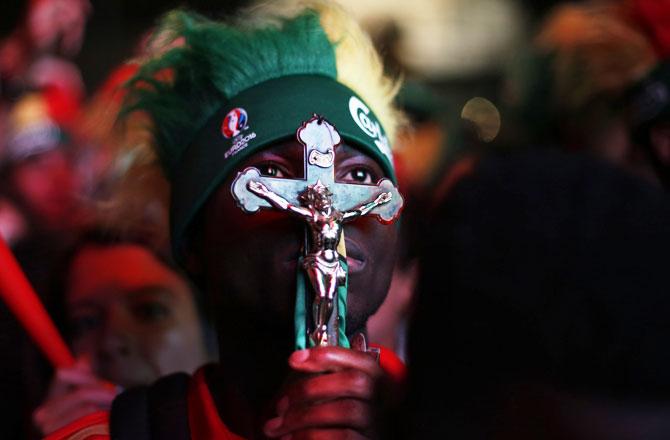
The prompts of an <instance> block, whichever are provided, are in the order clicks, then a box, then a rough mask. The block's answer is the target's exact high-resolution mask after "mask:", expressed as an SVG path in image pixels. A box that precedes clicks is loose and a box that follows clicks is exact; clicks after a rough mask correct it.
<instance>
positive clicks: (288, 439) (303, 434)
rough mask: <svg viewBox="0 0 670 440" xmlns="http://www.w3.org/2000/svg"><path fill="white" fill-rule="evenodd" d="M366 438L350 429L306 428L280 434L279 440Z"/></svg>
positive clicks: (348, 439) (351, 439) (346, 439)
mask: <svg viewBox="0 0 670 440" xmlns="http://www.w3.org/2000/svg"><path fill="white" fill-rule="evenodd" d="M368 438H369V437H367V436H365V435H363V434H361V433H360V432H356V431H354V430H352V429H306V430H303V431H298V432H294V433H293V434H287V435H285V436H282V438H281V440H364V439H368Z"/></svg>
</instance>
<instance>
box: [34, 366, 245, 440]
mask: <svg viewBox="0 0 670 440" xmlns="http://www.w3.org/2000/svg"><path fill="white" fill-rule="evenodd" d="M187 398H188V422H189V428H190V429H191V438H192V439H194V440H211V439H217V440H243V438H242V437H240V436H239V435H236V434H233V433H232V432H230V430H229V429H228V428H227V427H226V425H225V424H224V423H223V421H221V419H220V418H219V414H218V411H217V410H216V406H215V405H214V399H213V398H212V395H211V394H210V392H209V388H207V382H206V381H205V373H204V369H203V368H200V369H199V370H198V371H196V372H195V374H194V375H193V378H192V379H191V382H190V383H189V387H188V397H187ZM109 439H110V435H109V412H108V411H99V412H96V413H93V414H89V415H88V416H86V417H83V418H81V419H79V420H77V421H76V422H74V423H71V424H70V425H68V426H65V427H63V428H61V429H59V430H58V431H56V432H54V433H53V434H51V435H49V436H47V437H46V440H109Z"/></svg>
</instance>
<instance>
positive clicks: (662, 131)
mask: <svg viewBox="0 0 670 440" xmlns="http://www.w3.org/2000/svg"><path fill="white" fill-rule="evenodd" d="M649 143H650V145H651V148H652V149H653V152H654V154H655V155H656V157H658V159H659V160H660V161H661V163H662V164H663V165H665V166H670V124H660V125H656V126H654V127H652V128H651V130H649Z"/></svg>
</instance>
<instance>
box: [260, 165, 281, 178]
mask: <svg viewBox="0 0 670 440" xmlns="http://www.w3.org/2000/svg"><path fill="white" fill-rule="evenodd" d="M257 168H258V171H260V172H261V175H262V176H268V177H286V173H285V172H284V171H283V170H282V169H281V168H280V167H279V166H277V165H275V164H272V163H264V164H261V165H258V166H257Z"/></svg>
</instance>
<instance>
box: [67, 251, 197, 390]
mask: <svg viewBox="0 0 670 440" xmlns="http://www.w3.org/2000/svg"><path fill="white" fill-rule="evenodd" d="M193 295H194V293H193V292H192V291H191V289H190V288H189V286H188V284H187V283H186V282H185V281H184V280H183V279H182V278H181V277H180V276H179V275H177V274H176V273H175V272H173V271H172V270H171V269H170V268H168V267H167V266H165V265H164V264H163V263H162V262H160V261H159V260H158V259H157V258H156V257H155V256H154V255H153V254H152V253H151V252H150V251H148V250H147V249H145V248H143V247H141V246H139V245H134V244H112V245H97V244H90V245H86V246H84V247H83V248H81V249H80V250H79V252H78V253H77V254H76V256H75V258H74V259H73V262H72V264H71V266H70V271H69V276H68V284H67V291H66V303H67V315H68V319H69V322H70V324H71V327H72V330H73V336H72V348H73V350H74V353H75V355H76V356H78V357H80V356H86V357H88V358H89V359H90V361H91V363H92V366H93V370H94V372H95V373H96V374H97V375H99V376H100V377H101V378H103V379H106V380H109V381H111V382H113V383H116V384H118V385H121V386H123V387H130V386H134V385H142V384H149V383H151V382H153V381H155V380H156V379H158V378H159V377H161V376H164V375H166V374H170V373H174V372H179V371H184V372H187V373H192V372H193V371H194V370H195V369H196V368H198V367H199V366H200V365H202V364H204V363H206V362H207V361H208V359H207V353H206V349H205V344H204V340H203V334H202V325H201V322H200V321H199V316H198V312H197V307H196V304H195V301H194V297H193Z"/></svg>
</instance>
